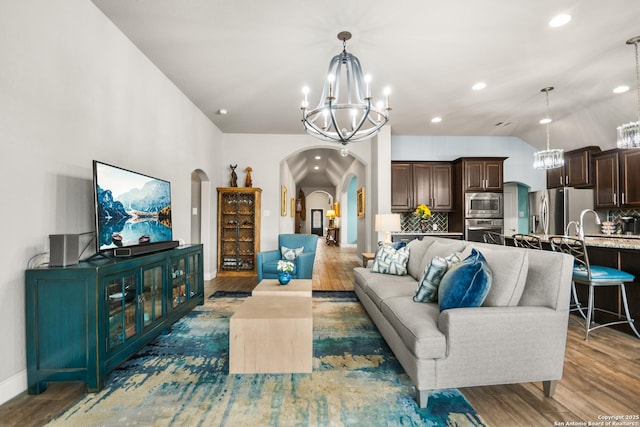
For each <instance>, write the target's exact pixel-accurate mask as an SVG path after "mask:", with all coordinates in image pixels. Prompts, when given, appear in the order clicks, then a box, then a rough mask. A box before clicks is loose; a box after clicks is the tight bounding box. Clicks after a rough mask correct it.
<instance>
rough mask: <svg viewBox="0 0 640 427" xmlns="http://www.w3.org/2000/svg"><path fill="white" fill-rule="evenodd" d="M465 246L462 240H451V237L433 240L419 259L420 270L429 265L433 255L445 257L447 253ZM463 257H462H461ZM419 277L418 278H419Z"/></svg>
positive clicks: (460, 249)
mask: <svg viewBox="0 0 640 427" xmlns="http://www.w3.org/2000/svg"><path fill="white" fill-rule="evenodd" d="M464 247H465V243H464V242H463V241H462V240H453V239H438V240H435V241H434V242H433V244H432V245H431V246H429V248H428V249H427V251H426V252H425V254H424V257H423V258H422V261H420V271H421V272H422V271H424V269H425V268H426V267H427V266H428V265H429V263H430V262H431V260H432V259H433V257H434V256H439V257H442V258H445V257H447V256H448V255H450V254H452V253H455V252H461V251H462V250H463V249H464ZM463 258H464V257H463ZM419 279H420V278H418V280H419Z"/></svg>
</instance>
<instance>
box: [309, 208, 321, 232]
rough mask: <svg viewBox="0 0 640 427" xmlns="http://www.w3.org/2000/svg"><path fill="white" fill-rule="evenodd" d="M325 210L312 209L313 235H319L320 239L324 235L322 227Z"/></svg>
mask: <svg viewBox="0 0 640 427" xmlns="http://www.w3.org/2000/svg"><path fill="white" fill-rule="evenodd" d="M323 210H324V209H311V234H317V235H318V236H320V237H322V236H323V235H324V233H323V227H322V221H323V216H324V215H323Z"/></svg>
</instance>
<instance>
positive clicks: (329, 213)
mask: <svg viewBox="0 0 640 427" xmlns="http://www.w3.org/2000/svg"><path fill="white" fill-rule="evenodd" d="M335 217H336V211H334V210H333V209H328V210H327V218H329V228H333V219H334V218H335Z"/></svg>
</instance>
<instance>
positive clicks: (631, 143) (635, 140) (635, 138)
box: [617, 36, 640, 148]
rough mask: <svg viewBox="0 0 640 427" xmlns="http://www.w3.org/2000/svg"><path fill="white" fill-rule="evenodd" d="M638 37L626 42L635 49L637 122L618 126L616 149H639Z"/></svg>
mask: <svg viewBox="0 0 640 427" xmlns="http://www.w3.org/2000/svg"><path fill="white" fill-rule="evenodd" d="M638 43H640V36H638V37H634V38H632V39H629V40H627V44H632V45H635V47H636V90H637V92H638V121H636V122H631V123H626V124H624V125H620V126H618V142H617V144H618V148H640V65H639V64H638Z"/></svg>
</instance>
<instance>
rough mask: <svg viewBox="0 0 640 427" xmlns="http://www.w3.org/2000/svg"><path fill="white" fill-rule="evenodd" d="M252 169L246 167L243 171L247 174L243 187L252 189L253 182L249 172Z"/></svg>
mask: <svg viewBox="0 0 640 427" xmlns="http://www.w3.org/2000/svg"><path fill="white" fill-rule="evenodd" d="M252 170H253V169H252V168H251V166H247V168H246V169H245V171H246V172H247V178H246V179H245V181H244V186H245V187H252V186H253V182H251V171H252Z"/></svg>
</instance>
